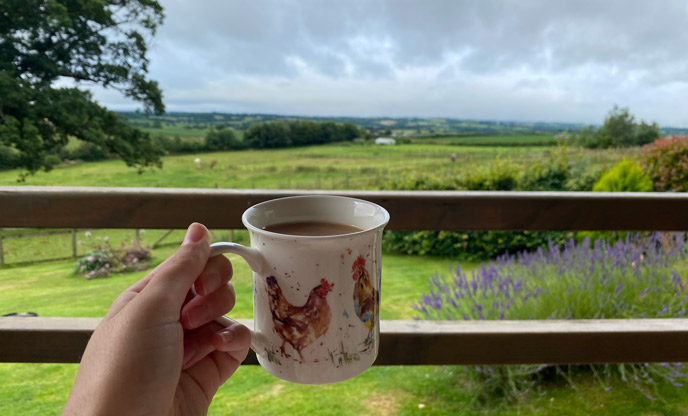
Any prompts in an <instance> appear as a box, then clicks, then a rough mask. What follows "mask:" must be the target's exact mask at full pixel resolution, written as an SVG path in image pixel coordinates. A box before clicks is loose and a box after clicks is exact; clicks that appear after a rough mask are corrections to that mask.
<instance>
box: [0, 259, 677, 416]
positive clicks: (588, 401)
mask: <svg viewBox="0 0 688 416" xmlns="http://www.w3.org/2000/svg"><path fill="white" fill-rule="evenodd" d="M174 250H175V247H165V248H161V249H158V250H156V251H155V258H156V261H160V260H161V259H163V258H166V257H167V256H169V255H170V254H171V253H173V252H174ZM230 258H232V260H233V263H234V266H235V277H234V279H233V281H234V284H235V289H236V293H237V298H238V301H237V305H236V307H235V309H234V311H233V312H232V314H231V315H232V316H233V317H236V318H251V317H252V308H251V301H250V297H251V284H250V278H249V277H248V276H249V270H248V267H247V266H246V265H245V263H244V262H243V261H241V260H240V259H238V258H236V257H234V256H232V257H230ZM452 266H453V262H452V261H451V260H448V259H440V258H431V257H425V258H421V257H408V256H396V255H389V254H385V255H384V261H383V286H382V307H381V310H382V318H383V319H410V318H412V316H413V312H412V310H411V308H410V304H411V302H413V301H415V300H417V299H418V296H419V294H420V293H422V292H424V291H426V290H427V283H426V280H427V278H428V277H429V274H431V273H432V272H431V271H432V270H437V271H440V272H442V271H445V270H446V269H447V267H452ZM473 266H474V265H472V264H462V267H465V268H469V269H470V268H471V267H473ZM72 270H73V263H72V262H71V261H63V262H56V263H50V264H42V265H35V266H30V267H29V266H26V267H13V268H5V269H0V305H1V306H0V312H3V313H5V312H9V311H29V310H30V311H34V312H37V313H39V314H40V315H41V316H95V317H98V316H103V315H104V314H105V312H106V310H107V308H108V307H109V305H110V303H111V302H112V300H113V299H114V298H115V297H116V296H117V295H118V294H119V293H121V291H122V290H124V289H125V288H126V287H128V286H129V285H130V284H132V283H133V282H134V281H136V280H138V279H139V278H141V277H142V276H143V275H144V274H145V273H146V272H137V273H133V274H125V275H117V276H113V277H110V278H107V279H95V280H91V281H87V280H84V279H83V278H79V277H76V276H74V275H73V274H72ZM18 319H19V318H18ZM24 319H30V318H24ZM76 370H77V365H75V364H0V379H1V380H3V381H2V382H1V383H0V414H2V415H50V414H59V412H60V410H61V408H62V406H63V404H64V401H65V400H66V397H67V395H68V394H69V390H70V388H71V384H72V382H73V378H74V375H75V374H76ZM575 382H576V389H575V390H574V389H572V388H571V387H570V386H568V385H566V384H561V383H558V384H543V385H541V386H539V387H538V388H537V389H536V390H535V391H533V392H532V393H531V394H529V395H528V396H527V397H524V399H523V401H522V402H520V403H517V404H507V403H504V402H492V401H487V402H486V401H485V400H484V399H483V398H481V397H480V396H479V395H475V394H474V393H473V391H474V390H473V389H472V386H471V384H470V382H469V381H468V378H467V377H466V376H465V375H464V370H463V367H458V366H434V367H427V366H419V367H405V366H390V367H374V368H371V369H369V370H368V371H366V372H365V373H364V374H362V375H361V376H359V377H356V378H354V379H352V380H349V381H346V382H343V383H337V384H333V385H327V386H304V385H298V384H293V383H288V382H284V381H282V380H279V379H277V378H275V377H273V376H271V375H270V374H268V373H267V372H265V371H264V370H262V369H261V368H260V367H258V366H246V367H242V368H240V369H239V371H238V372H237V373H236V374H235V375H234V376H233V377H232V378H231V379H230V381H229V382H228V383H226V384H225V385H224V386H222V388H221V389H220V391H219V392H218V394H217V396H216V397H215V400H214V402H213V405H212V406H211V411H210V414H211V415H225V414H241V415H282V414H314V415H324V414H327V415H367V414H380V415H411V414H430V415H444V414H462V415H464V414H465V415H508V416H511V415H522V414H528V415H530V414H533V415H546V416H550V415H552V416H553V415H576V416H579V415H589V414H601V415H624V416H625V415H680V414H686V411H687V409H688V400H686V394H685V392H683V390H680V389H676V388H673V387H661V388H660V389H661V396H662V397H663V399H662V400H658V401H655V402H651V401H649V400H647V399H645V397H644V396H643V395H642V394H639V393H638V392H636V391H634V390H631V389H629V388H628V386H627V385H625V384H622V383H617V382H614V383H612V390H611V391H609V392H606V391H605V390H604V388H603V387H602V386H601V385H599V384H598V383H597V382H596V381H595V380H594V379H593V378H592V377H591V376H586V375H583V376H581V377H579V378H577V379H576V381H575Z"/></svg>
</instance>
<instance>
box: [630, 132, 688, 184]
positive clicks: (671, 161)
mask: <svg viewBox="0 0 688 416" xmlns="http://www.w3.org/2000/svg"><path fill="white" fill-rule="evenodd" d="M640 163H641V164H642V166H643V169H644V170H645V172H646V173H647V174H648V175H650V177H651V178H652V181H653V182H654V187H655V191H665V192H688V135H685V136H669V137H662V138H659V139H657V140H655V142H654V143H652V144H649V145H645V146H643V151H642V153H641V154H640Z"/></svg>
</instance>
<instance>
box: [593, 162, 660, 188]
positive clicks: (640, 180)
mask: <svg viewBox="0 0 688 416" xmlns="http://www.w3.org/2000/svg"><path fill="white" fill-rule="evenodd" d="M592 190H593V191H594V192H650V191H652V180H651V179H650V177H649V176H647V175H645V174H644V173H643V169H642V168H641V167H640V166H638V165H637V164H636V163H634V162H632V161H630V160H628V159H624V160H622V161H621V162H619V163H618V164H617V165H616V166H614V167H613V168H612V169H611V170H610V171H608V172H606V173H605V174H604V175H602V177H601V178H600V180H599V181H597V183H595V185H594V186H593V188H592Z"/></svg>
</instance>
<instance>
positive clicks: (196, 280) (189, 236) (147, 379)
mask: <svg viewBox="0 0 688 416" xmlns="http://www.w3.org/2000/svg"><path fill="white" fill-rule="evenodd" d="M209 241H210V239H209V236H208V230H207V229H206V228H205V227H204V226H203V225H201V224H197V223H194V224H191V226H189V229H188V230H187V233H186V236H185V238H184V242H183V243H182V245H181V247H180V248H179V250H178V251H177V253H175V254H174V255H173V256H171V257H170V258H169V259H167V260H166V261H165V262H163V263H162V264H160V265H159V266H158V267H156V268H155V269H154V270H153V271H152V272H150V273H149V274H148V275H147V276H146V277H144V278H143V279H141V280H140V281H138V282H136V283H135V284H134V285H132V286H131V287H130V288H129V289H127V290H126V291H124V292H123V293H122V294H121V295H120V296H119V297H118V298H117V299H116V300H115V301H114V302H113V304H112V306H110V309H109V310H108V313H107V314H106V316H105V318H104V319H103V320H102V322H101V323H100V325H98V327H97V328H96V330H95V331H94V333H93V336H92V337H91V339H90V341H89V342H88V346H87V347H86V350H85V352H84V355H83V358H82V360H81V364H80V367H79V371H78V373H77V376H76V380H75V382H74V387H73V388H72V392H71V394H70V396H69V399H68V401H67V404H66V405H65V408H64V412H63V414H64V415H77V414H78V415H109V414H112V415H133V414H136V415H139V414H146V415H149V414H150V415H198V414H202V415H205V414H207V411H208V407H209V406H210V402H211V400H212V398H213V396H214V395H215V393H216V392H217V389H218V388H219V387H220V386H221V385H222V384H223V383H224V382H225V381H226V380H227V379H228V378H229V377H230V376H231V375H232V374H233V373H234V371H236V369H237V367H238V366H239V364H240V363H241V362H242V361H243V360H244V359H245V358H246V355H247V353H248V347H249V344H250V333H249V331H248V328H246V327H245V326H243V325H239V324H233V325H231V326H229V327H227V328H222V326H221V325H219V324H217V323H215V322H214V321H213V320H214V319H215V318H218V317H219V316H221V315H223V314H225V313H227V312H229V311H230V310H231V309H232V307H233V306H234V301H235V296H234V288H233V286H232V284H231V282H230V281H229V280H230V279H231V277H232V265H231V263H230V262H229V260H228V259H227V258H225V257H224V256H215V257H212V258H210V259H208V253H209V251H210V246H209ZM192 286H194V287H195V289H196V290H195V292H196V294H194V292H193V291H192V290H191V288H192Z"/></svg>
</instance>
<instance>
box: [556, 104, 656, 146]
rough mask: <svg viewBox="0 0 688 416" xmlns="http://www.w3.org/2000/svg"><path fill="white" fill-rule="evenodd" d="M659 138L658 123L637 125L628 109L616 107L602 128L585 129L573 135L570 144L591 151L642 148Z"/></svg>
mask: <svg viewBox="0 0 688 416" xmlns="http://www.w3.org/2000/svg"><path fill="white" fill-rule="evenodd" d="M658 137H659V126H658V125H657V123H652V124H647V123H645V122H644V121H642V122H640V123H636V122H635V117H634V116H632V115H631V114H630V113H629V112H628V108H619V107H618V106H614V108H613V109H612V110H611V111H610V112H609V114H608V115H607V117H606V118H605V119H604V124H603V125H602V127H600V128H599V129H594V128H593V127H592V126H588V127H586V128H583V129H582V130H581V131H580V132H579V133H577V134H573V135H572V136H571V137H570V139H569V142H570V143H571V144H574V145H577V146H582V147H586V148H589V149H606V148H609V147H630V146H641V145H644V144H647V143H652V141H653V140H655V139H657V138H658Z"/></svg>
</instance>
